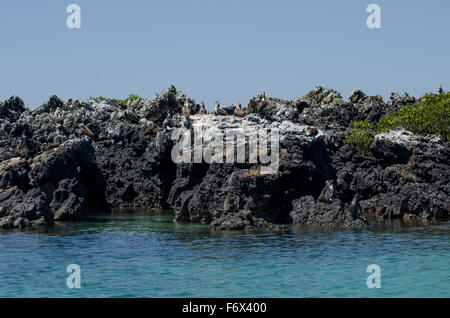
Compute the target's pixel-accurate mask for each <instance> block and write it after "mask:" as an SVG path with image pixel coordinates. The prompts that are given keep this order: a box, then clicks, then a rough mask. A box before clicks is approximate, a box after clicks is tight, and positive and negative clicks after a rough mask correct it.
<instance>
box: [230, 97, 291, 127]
mask: <svg viewBox="0 0 450 318" xmlns="http://www.w3.org/2000/svg"><path fill="white" fill-rule="evenodd" d="M232 111H234V109H233V110H232ZM230 113H231V114H232V113H233V112H230ZM247 114H256V115H258V116H259V117H260V118H263V119H267V120H272V121H273V120H274V121H279V122H281V121H284V120H289V121H296V120H297V117H298V114H299V109H298V108H297V105H296V104H294V103H292V102H290V101H287V100H282V99H279V98H273V97H268V96H266V97H265V98H264V99H263V98H262V96H261V95H259V96H256V97H253V98H252V99H251V100H250V102H249V103H248V106H247Z"/></svg>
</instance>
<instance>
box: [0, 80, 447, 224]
mask: <svg viewBox="0 0 450 318" xmlns="http://www.w3.org/2000/svg"><path fill="white" fill-rule="evenodd" d="M414 101H415V99H414V97H411V96H409V95H408V94H405V95H403V96H400V95H398V94H392V95H391V97H390V100H389V101H388V102H384V101H383V99H382V98H381V97H380V96H366V95H365V94H364V93H363V92H362V91H361V90H355V91H354V92H352V94H351V95H350V97H349V99H348V100H347V101H345V100H344V99H343V98H342V97H341V95H340V94H339V93H338V92H337V91H334V90H331V89H327V88H325V87H317V88H316V89H315V90H313V91H311V92H309V93H307V94H306V95H303V96H301V97H299V98H297V99H295V100H292V101H287V100H282V99H277V98H271V97H268V96H267V97H266V96H265V95H263V94H261V95H258V96H256V97H254V98H253V99H251V100H250V102H249V103H248V106H247V108H246V109H245V116H234V115H233V112H234V108H235V106H228V107H224V108H223V109H224V110H226V111H227V112H228V113H229V114H230V115H228V116H218V115H214V114H201V106H200V104H199V103H197V102H196V101H195V100H194V99H191V98H190V97H187V96H186V95H184V94H183V93H182V92H180V91H178V90H176V88H175V87H173V86H172V87H170V88H169V89H167V90H163V91H161V92H160V93H159V94H157V95H156V96H155V97H154V98H153V99H140V98H138V99H135V100H132V101H128V103H127V105H124V104H122V103H120V102H119V101H117V100H113V99H106V100H103V101H98V100H97V101H96V100H94V99H92V100H90V101H81V100H71V99H70V100H68V101H67V102H63V101H61V100H60V99H59V98H58V97H56V96H52V97H51V98H50V99H49V101H48V102H47V103H45V104H44V105H42V106H41V107H39V108H35V109H28V108H26V107H25V105H24V103H23V102H22V100H21V99H20V98H18V97H11V98H10V99H8V100H5V101H1V102H0V127H1V129H0V228H23V227H29V226H40V225H51V224H53V223H54V222H55V221H69V220H80V219H84V218H86V217H87V216H88V215H91V214H98V213H100V214H102V213H109V212H110V211H111V209H112V208H148V209H155V210H171V211H173V214H174V221H176V222H196V223H208V224H211V227H212V229H213V230H259V229H262V230H269V231H274V232H277V231H282V230H283V224H299V225H307V226H321V227H338V228H358V227H362V226H365V223H364V222H363V221H362V219H361V217H359V216H355V215H352V213H349V209H350V204H351V201H352V200H353V198H354V197H355V196H356V195H358V194H359V195H360V196H361V200H360V206H361V208H362V212H363V215H368V214H373V215H377V216H378V217H380V218H385V219H394V218H397V219H404V220H408V221H409V220H431V219H437V220H446V219H448V214H449V210H450V173H449V171H450V169H449V164H450V144H449V142H447V141H445V140H443V139H442V138H441V137H437V136H434V135H428V136H418V135H415V134H412V133H410V132H408V131H404V130H396V131H388V132H386V133H383V134H379V135H377V136H375V140H374V142H373V143H372V144H371V146H370V156H368V157H364V156H360V155H359V154H358V153H357V151H356V150H355V149H353V148H352V147H350V146H349V145H346V144H344V142H343V140H344V137H345V135H346V133H347V132H348V130H349V129H350V128H351V123H352V121H354V120H368V121H377V120H379V119H380V118H381V117H382V116H383V115H385V114H388V113H392V112H394V111H396V110H398V108H399V107H401V106H402V105H407V104H409V103H413V102H414ZM186 104H188V105H189V110H190V111H189V115H190V116H189V118H188V119H187V120H186V119H184V118H183V106H184V105H186ZM186 121H187V123H186ZM200 124H201V125H203V126H206V127H207V131H206V134H210V135H212V134H215V133H217V132H221V131H225V130H227V129H233V128H236V127H238V128H243V129H244V130H245V129H253V128H255V129H265V130H269V131H270V130H275V129H277V130H279V132H280V145H279V147H280V149H279V154H280V155H279V162H278V164H279V167H278V170H277V172H276V173H273V174H261V173H260V172H259V171H260V170H259V168H260V165H259V164H257V163H250V162H248V160H247V161H245V162H243V163H205V162H201V163H175V162H174V161H173V160H172V150H173V147H174V144H175V143H176V142H175V141H174V140H172V138H171V133H172V131H173V129H174V128H177V127H189V128H191V129H193V127H196V125H200ZM247 159H248V158H247ZM327 180H334V195H333V200H332V201H330V202H322V201H320V200H318V197H319V195H320V193H321V191H322V189H323V187H324V186H325V182H326V181H327Z"/></svg>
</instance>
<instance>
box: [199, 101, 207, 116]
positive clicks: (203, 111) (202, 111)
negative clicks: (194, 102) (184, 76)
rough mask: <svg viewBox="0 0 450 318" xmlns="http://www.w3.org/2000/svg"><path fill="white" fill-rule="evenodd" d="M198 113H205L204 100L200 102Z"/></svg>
mask: <svg viewBox="0 0 450 318" xmlns="http://www.w3.org/2000/svg"><path fill="white" fill-rule="evenodd" d="M199 114H200V115H206V108H205V103H204V102H201V103H200V112H199Z"/></svg>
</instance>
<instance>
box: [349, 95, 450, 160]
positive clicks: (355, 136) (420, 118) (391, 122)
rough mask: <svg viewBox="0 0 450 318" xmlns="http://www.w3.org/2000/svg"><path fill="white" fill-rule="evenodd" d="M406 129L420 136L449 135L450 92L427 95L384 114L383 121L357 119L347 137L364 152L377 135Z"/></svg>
mask: <svg viewBox="0 0 450 318" xmlns="http://www.w3.org/2000/svg"><path fill="white" fill-rule="evenodd" d="M396 128H404V129H406V130H408V131H411V132H413V133H415V134H418V135H429V134H433V135H438V136H442V137H443V138H444V139H445V140H448V139H449V137H450V92H440V93H439V94H433V93H429V94H425V95H424V96H422V98H421V99H420V100H419V101H418V102H416V103H415V104H411V105H405V106H403V107H402V108H400V110H398V111H396V112H394V113H392V114H387V115H385V116H383V117H382V118H381V119H380V121H378V122H376V123H371V122H369V121H367V120H362V121H354V122H353V123H352V129H351V130H350V132H349V133H348V134H347V136H346V137H345V139H344V143H346V144H350V145H351V146H352V147H354V148H355V149H356V150H357V151H358V153H359V154H361V155H365V154H366V152H367V149H368V148H369V146H370V145H371V144H372V142H373V139H374V136H375V135H376V134H381V133H383V132H386V131H388V130H389V129H396Z"/></svg>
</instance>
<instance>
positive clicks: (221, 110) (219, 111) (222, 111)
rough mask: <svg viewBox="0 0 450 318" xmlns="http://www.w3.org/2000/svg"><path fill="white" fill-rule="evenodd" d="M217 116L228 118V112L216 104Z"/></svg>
mask: <svg viewBox="0 0 450 318" xmlns="http://www.w3.org/2000/svg"><path fill="white" fill-rule="evenodd" d="M215 114H216V115H218V116H228V112H227V111H226V110H225V109H222V108H220V103H219V102H216V111H215Z"/></svg>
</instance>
